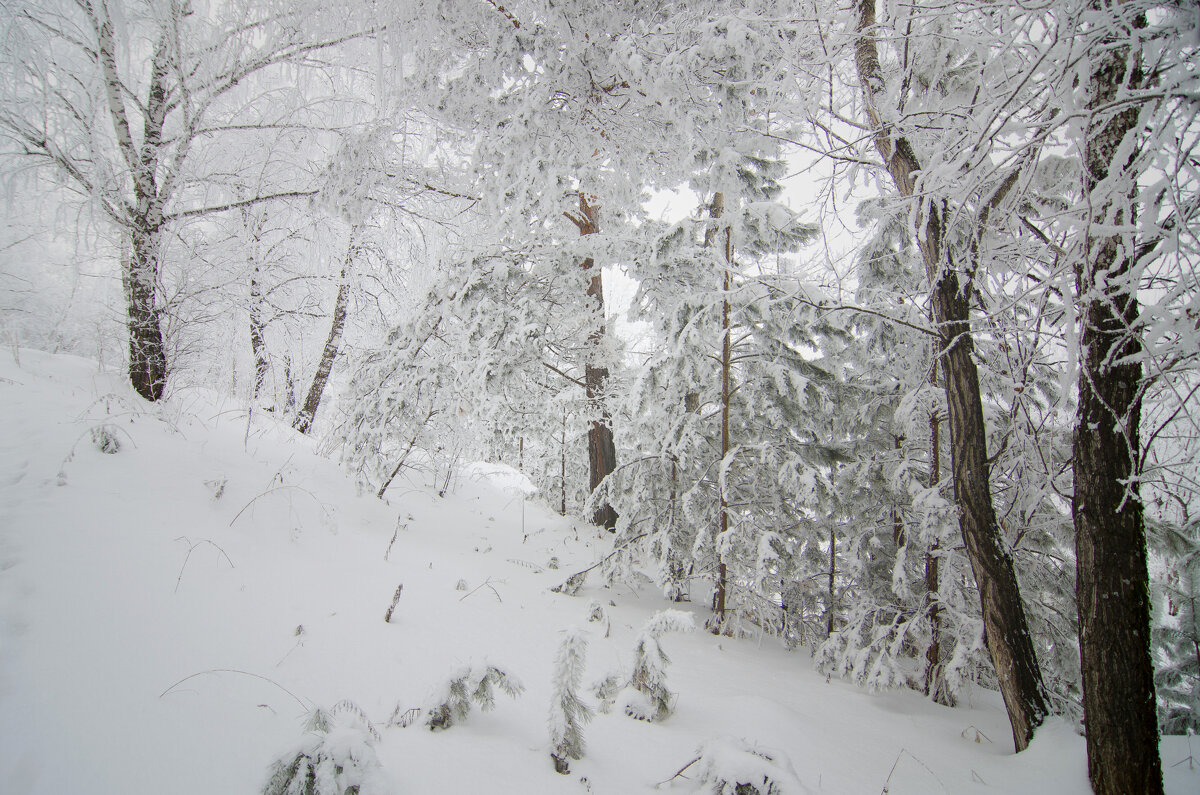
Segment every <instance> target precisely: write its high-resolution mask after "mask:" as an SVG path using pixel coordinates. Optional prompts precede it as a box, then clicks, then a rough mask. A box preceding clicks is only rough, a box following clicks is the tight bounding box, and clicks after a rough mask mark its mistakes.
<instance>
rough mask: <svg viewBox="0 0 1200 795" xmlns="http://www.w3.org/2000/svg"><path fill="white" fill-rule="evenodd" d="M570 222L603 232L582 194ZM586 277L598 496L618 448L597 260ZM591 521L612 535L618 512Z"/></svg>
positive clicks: (601, 510) (602, 511)
mask: <svg viewBox="0 0 1200 795" xmlns="http://www.w3.org/2000/svg"><path fill="white" fill-rule="evenodd" d="M567 218H569V219H571V221H572V222H573V223H574V224H575V225H576V226H577V227H579V234H580V235H581V236H582V235H592V234H595V233H596V232H598V231H600V218H599V208H598V207H595V206H594V205H591V204H588V202H587V199H586V197H584V195H583V194H582V193H581V194H579V216H578V217H576V216H573V215H571V214H570V213H568V214H567ZM580 267H581V268H582V269H583V271H584V272H585V273H588V274H591V276H590V278H589V280H588V287H587V295H588V298H589V299H591V303H592V311H593V312H595V313H596V319H595V321H594V322H593V324H592V331H591V333H590V334H588V353H587V361H586V362H585V363H584V370H583V373H584V375H583V384H584V392H585V393H586V395H587V400H588V404H589V405H590V406H591V407H592V410H593V411H594V412H596V413H597V414H598V415H599V416H597V417H596V418H595V419H593V420H592V422H591V425H590V426H589V427H588V488H589V490H590V491H592V492H595V491H596V489H597V488H598V487H599V486H600V483H601V482H602V481H603V480H604V479H605V478H606V477H608V476H609V475H610V474H612V472H613V470H615V469H616V468H617V448H616V445H615V444H614V442H613V432H612V419H611V418H610V417H609V414H608V408H607V406H606V404H605V401H604V396H605V391H606V389H607V387H608V368H607V367H602V366H600V365H599V364H597V362H596V359H597V357H598V354H599V350H600V346H601V345H602V344H603V342H604V337H605V335H606V334H607V329H606V328H605V325H604V279H603V271H601V269H600V268H597V267H596V263H595V260H593V259H592V258H591V257H588V258H587V259H585V260H584V261H583V263H582V264H581V265H580ZM592 521H593V522H595V523H596V524H598V525H600V526H602V527H604V528H605V529H607V530H608V531H609V532H614V531H615V530H616V528H617V512H616V511H615V510H613V507H612V506H611V505H609V504H608V503H607V502H605V503H604V504H603V505H601V506H600V507H598V508H597V509H596V512H595V514H593V515H592Z"/></svg>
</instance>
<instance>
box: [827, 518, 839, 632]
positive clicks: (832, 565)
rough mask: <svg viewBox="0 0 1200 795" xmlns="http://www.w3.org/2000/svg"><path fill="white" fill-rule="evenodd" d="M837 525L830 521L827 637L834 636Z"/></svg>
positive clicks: (831, 519)
mask: <svg viewBox="0 0 1200 795" xmlns="http://www.w3.org/2000/svg"><path fill="white" fill-rule="evenodd" d="M836 584H837V523H836V522H835V521H834V520H833V518H832V517H830V519H829V594H828V601H827V602H826V603H825V637H827V638H828V637H829V636H830V635H832V634H833V617H834V613H833V604H834V601H835V598H836V596H837V591H836V588H835V586H836Z"/></svg>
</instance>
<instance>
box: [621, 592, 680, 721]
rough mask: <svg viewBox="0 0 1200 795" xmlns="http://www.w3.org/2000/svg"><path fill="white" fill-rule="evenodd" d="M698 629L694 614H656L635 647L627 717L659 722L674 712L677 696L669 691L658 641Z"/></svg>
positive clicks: (662, 612) (643, 628)
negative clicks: (669, 633) (674, 633)
mask: <svg viewBox="0 0 1200 795" xmlns="http://www.w3.org/2000/svg"><path fill="white" fill-rule="evenodd" d="M695 628H696V622H695V620H694V619H693V618H692V614H691V613H685V612H683V611H682V610H662V611H659V612H658V613H655V614H654V615H653V616H651V617H650V620H649V621H647V622H646V625H645V626H644V627H642V631H641V633H640V634H639V635H638V638H637V644H636V646H635V647H634V659H633V674H632V675H631V676H630V677H629V687H631V688H632V689H633V690H634V692H633V693H630V694H628V696H627V698H626V702H625V714H626V715H628V716H629V717H631V718H637V719H638V720H644V721H650V722H655V721H660V720H663V719H664V718H666V717H668V716H669V715H670V714H671V712H672V711H673V709H674V701H675V694H674V693H672V692H671V691H670V690H668V689H667V683H666V681H667V675H666V668H667V665H668V664H670V662H671V658H669V657H668V656H667V654H666V652H664V651H663V650H662V646H661V645H659V639H661V638H662V636H663V635H665V634H667V633H668V632H690V631H692V630H693V629H695Z"/></svg>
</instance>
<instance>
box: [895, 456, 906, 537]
mask: <svg viewBox="0 0 1200 795" xmlns="http://www.w3.org/2000/svg"><path fill="white" fill-rule="evenodd" d="M892 440H893V442H894V443H895V445H896V452H897V453H899V452H900V448H901V445H903V443H904V437H903V436H893V437H892ZM897 457H899V456H897ZM892 542H893V543H895V545H896V549H900V547H902V546H904V543H905V538H904V517H902V516H901V515H900V507H899V505H893V506H892Z"/></svg>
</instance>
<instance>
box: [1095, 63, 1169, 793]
mask: <svg viewBox="0 0 1200 795" xmlns="http://www.w3.org/2000/svg"><path fill="white" fill-rule="evenodd" d="M1133 58H1136V55H1134V54H1131V53H1130V50H1129V48H1128V47H1114V48H1111V49H1109V50H1107V51H1105V52H1104V54H1103V55H1102V56H1100V57H1099V59H1098V63H1097V64H1096V66H1095V71H1093V72H1092V75H1091V97H1090V100H1089V107H1090V108H1094V109H1097V110H1096V117H1095V118H1096V119H1097V121H1096V122H1095V123H1094V125H1095V126H1093V127H1091V128H1090V129H1089V130H1088V133H1087V141H1086V145H1085V150H1084V160H1085V168H1086V173H1085V183H1084V185H1085V190H1086V195H1087V199H1088V201H1087V205H1088V206H1089V207H1091V208H1092V216H1091V218H1090V219H1089V221H1092V222H1098V223H1100V224H1103V225H1106V226H1109V225H1115V226H1118V227H1122V226H1124V227H1130V228H1131V227H1133V226H1134V225H1135V222H1136V217H1135V210H1134V206H1135V205H1134V203H1135V201H1136V196H1137V193H1136V192H1137V188H1136V186H1135V184H1134V182H1135V180H1134V178H1133V176H1132V175H1127V176H1126V178H1125V179H1122V178H1121V176H1124V175H1118V176H1117V179H1116V180H1111V181H1110V169H1112V170H1113V171H1117V172H1118V174H1119V172H1120V171H1121V170H1124V169H1125V168H1127V166H1128V164H1127V163H1118V162H1114V161H1115V160H1116V159H1117V157H1118V150H1119V148H1120V146H1121V144H1122V142H1123V141H1124V140H1125V139H1126V137H1127V136H1129V135H1131V134H1135V133H1136V131H1137V130H1138V111H1139V108H1138V107H1137V106H1136V105H1126V106H1124V108H1125V109H1123V110H1120V111H1119V112H1115V113H1111V114H1109V115H1107V118H1106V116H1105V112H1104V111H1103V110H1101V109H1103V108H1106V107H1108V106H1111V105H1112V104H1113V103H1114V102H1115V101H1116V100H1117V99H1118V97H1119V96H1121V95H1122V94H1124V93H1125V92H1126V91H1127V90H1128V89H1127V88H1126V87H1125V86H1124V83H1125V79H1126V76H1127V75H1128V76H1129V78H1130V82H1132V83H1133V84H1134V85H1135V86H1136V85H1137V84H1139V83H1140V82H1141V74H1140V71H1141V70H1140V67H1139V66H1138V64H1137V63H1136V62H1131V59H1133ZM1131 67H1132V68H1131ZM1114 181H1115V183H1117V184H1124V185H1125V187H1124V189H1123V190H1122V189H1118V190H1116V191H1114V193H1113V194H1106V193H1102V192H1097V193H1096V194H1093V193H1092V192H1093V190H1095V189H1096V188H1097V186H1098V185H1100V184H1101V183H1105V182H1109V183H1110V184H1112V182H1114ZM1122 193H1123V194H1124V195H1122ZM1129 237H1130V238H1131V237H1132V234H1131V235H1130V236H1129ZM1134 250H1135V246H1134V245H1133V241H1132V240H1131V239H1128V238H1126V239H1124V240H1122V237H1121V236H1119V235H1114V236H1109V237H1102V236H1097V237H1089V238H1087V241H1086V252H1085V257H1086V259H1085V260H1084V261H1082V262H1080V263H1079V264H1078V266H1077V270H1076V288H1077V290H1078V300H1079V310H1080V340H1079V341H1080V347H1081V351H1080V373H1079V408H1078V417H1077V422H1076V427H1075V451H1074V452H1075V462H1074V467H1075V468H1074V476H1075V493H1074V500H1073V505H1072V508H1073V513H1074V518H1075V553H1076V554H1075V559H1076V564H1075V565H1076V570H1075V577H1076V584H1075V594H1076V600H1077V602H1078V608H1079V651H1080V662H1081V668H1082V673H1083V711H1084V722H1085V726H1086V731H1087V751H1088V777H1089V778H1090V779H1091V782H1092V788H1093V789H1094V790H1095V792H1096V793H1098V795H1110V794H1111V795H1116V794H1117V793H1129V792H1137V793H1161V792H1162V791H1163V783H1162V763H1161V760H1160V759H1159V751H1158V724H1157V714H1156V708H1155V697H1154V667H1153V663H1152V661H1151V658H1150V592H1149V576H1148V573H1147V568H1146V531H1145V522H1144V517H1143V513H1142V511H1143V508H1142V502H1141V497H1140V495H1139V493H1138V491H1139V490H1138V485H1137V480H1136V478H1137V476H1138V475H1139V474H1140V473H1139V471H1138V469H1139V467H1138V455H1139V451H1140V440H1139V424H1140V421H1141V408H1142V407H1141V392H1140V389H1141V383H1142V365H1141V363H1140V362H1139V361H1138V359H1139V357H1140V354H1141V352H1142V346H1141V342H1140V340H1139V339H1138V336H1137V333H1136V332H1135V331H1133V330H1132V329H1133V327H1134V325H1135V324H1136V322H1137V317H1138V300H1137V284H1136V282H1135V281H1134V279H1135V278H1136V277H1135V276H1134V275H1133V274H1132V273H1131V271H1132V269H1133V264H1134V263H1133V261H1132V257H1131V254H1132V252H1133V251H1134Z"/></svg>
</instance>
